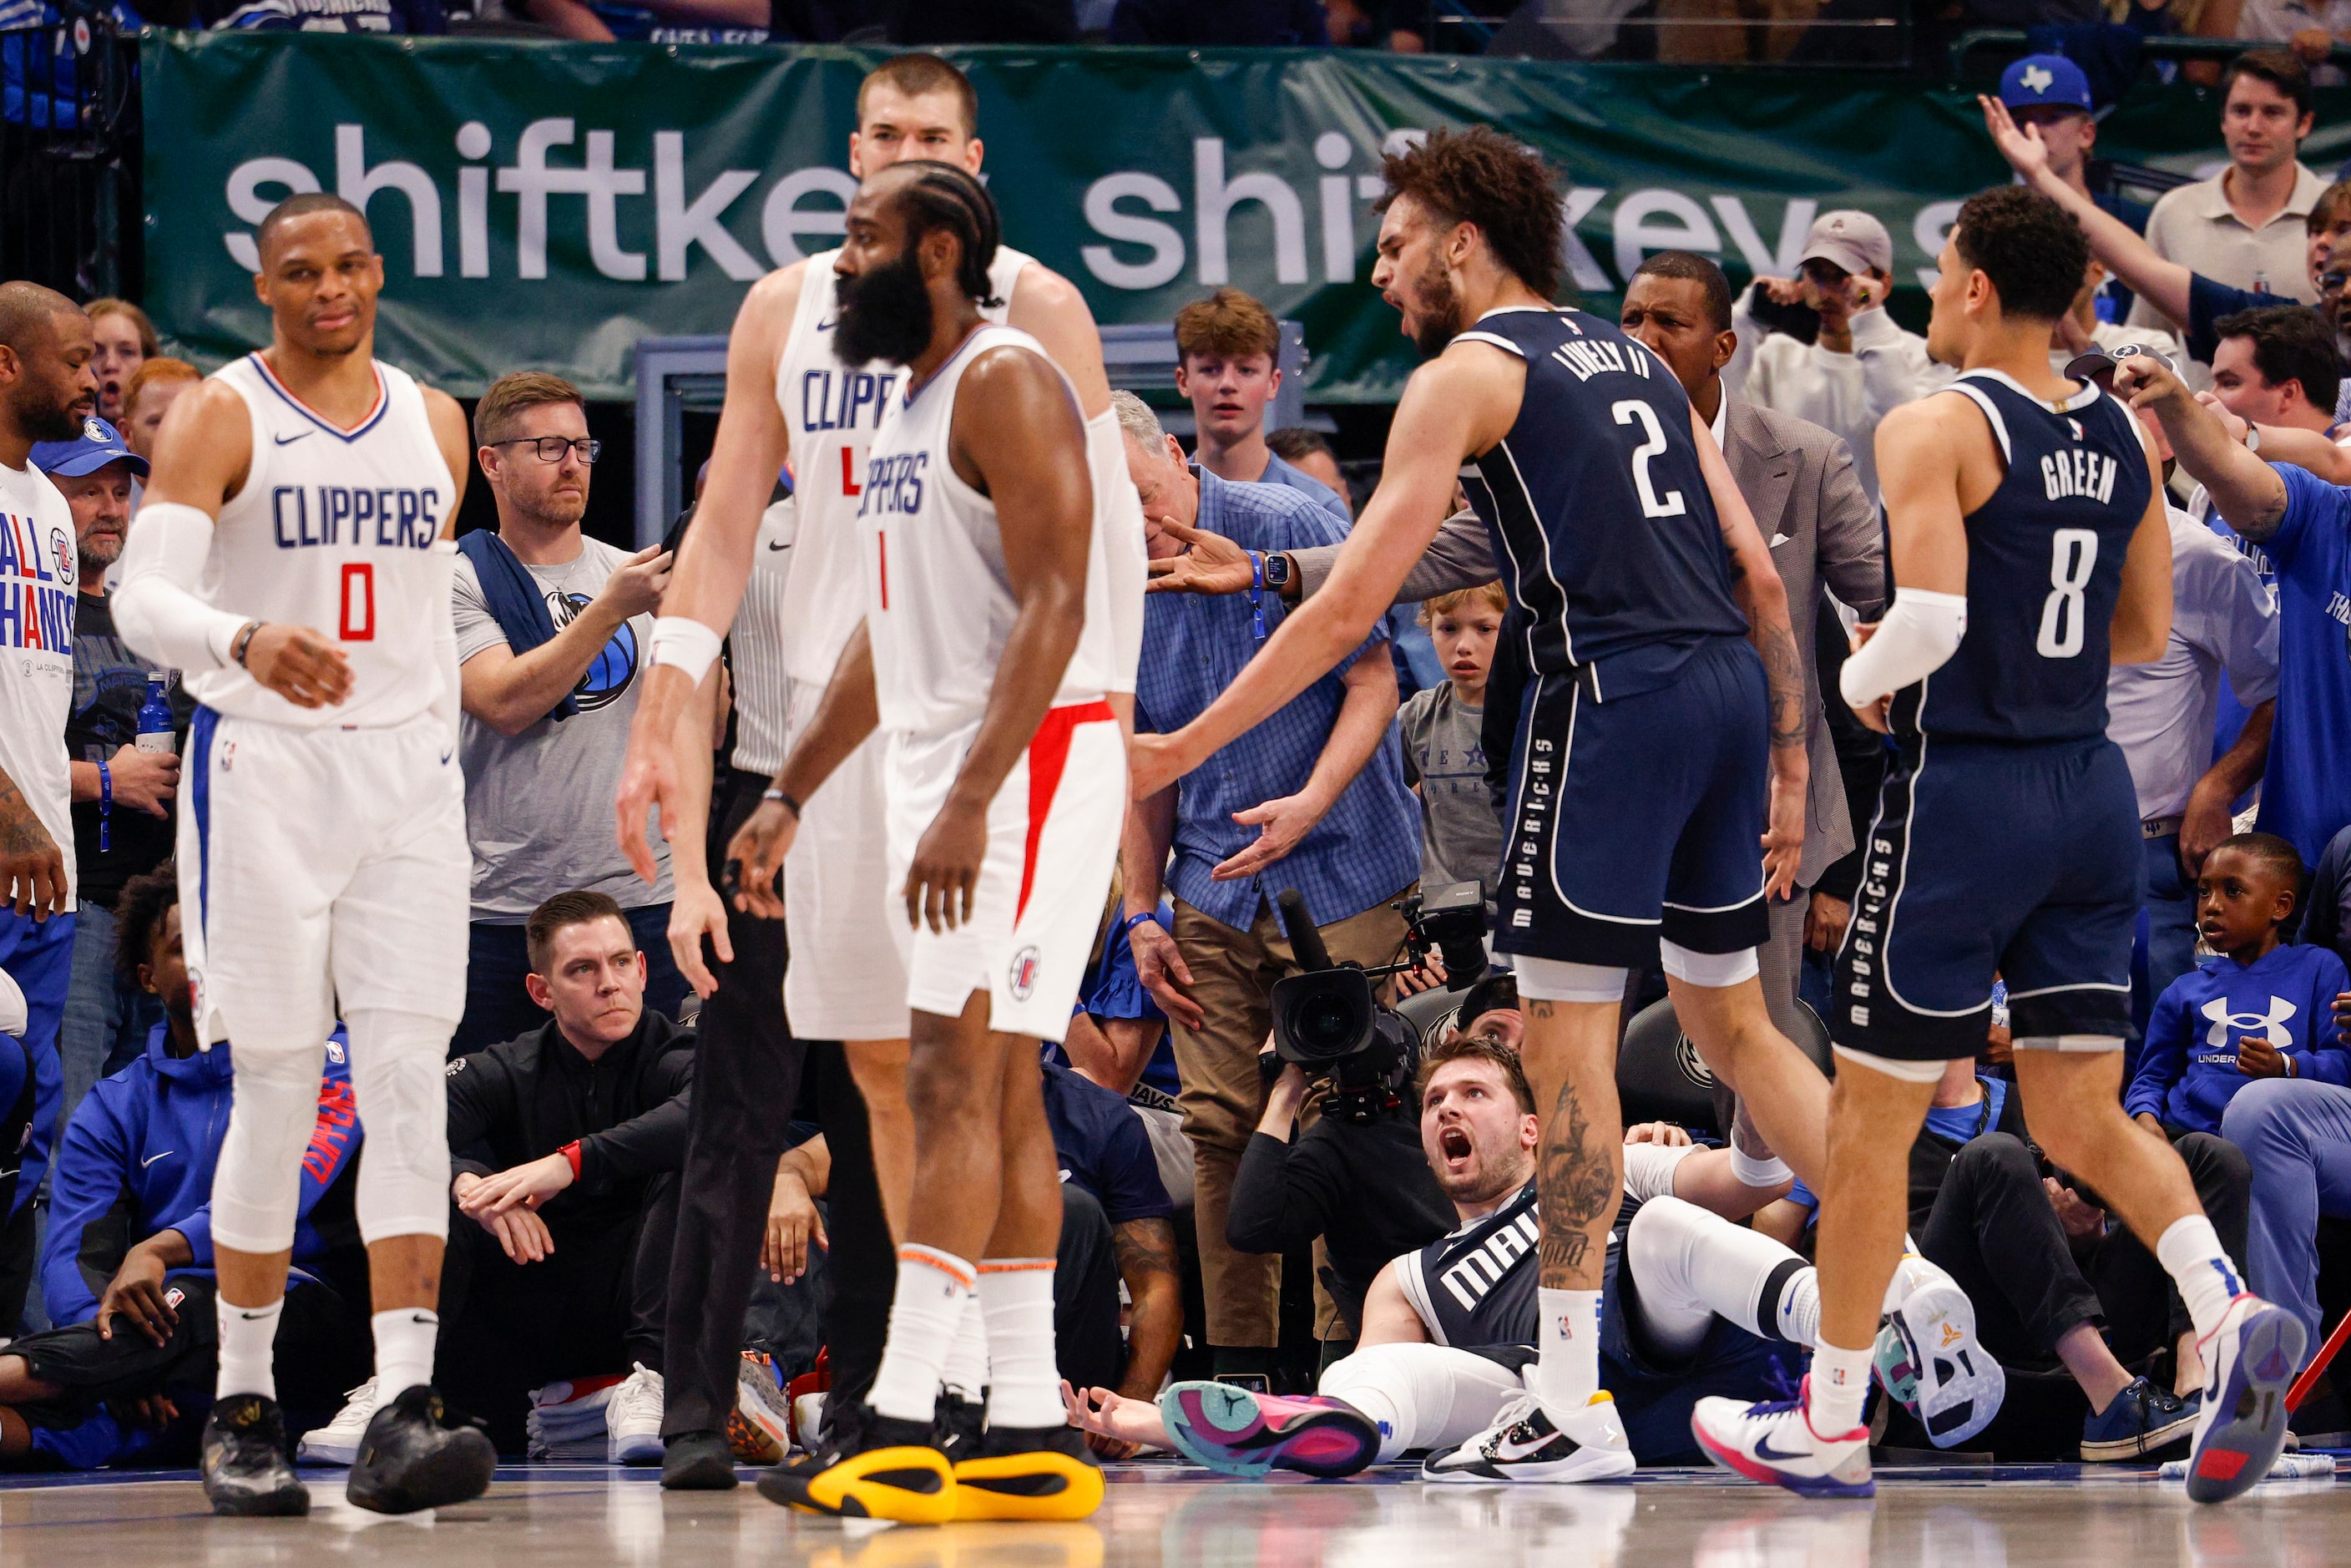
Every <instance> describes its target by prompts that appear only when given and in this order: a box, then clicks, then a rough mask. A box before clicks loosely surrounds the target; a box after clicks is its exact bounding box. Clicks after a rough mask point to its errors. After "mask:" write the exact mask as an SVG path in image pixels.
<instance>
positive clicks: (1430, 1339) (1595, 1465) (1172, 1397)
mask: <svg viewBox="0 0 2351 1568" xmlns="http://www.w3.org/2000/svg"><path fill="white" fill-rule="evenodd" d="M1420 1105H1421V1120H1420V1128H1421V1147H1422V1149H1423V1151H1424V1152H1425V1153H1426V1155H1427V1158H1428V1163H1429V1167H1430V1168H1431V1169H1432V1170H1433V1171H1435V1172H1436V1174H1437V1182H1438V1184H1439V1185H1440V1186H1443V1187H1444V1189H1445V1191H1446V1194H1447V1197H1450V1198H1451V1199H1452V1201H1453V1205H1454V1208H1455V1210H1456V1212H1457V1213H1458V1215H1459V1217H1460V1219H1461V1226H1460V1228H1458V1229H1457V1230H1456V1231H1454V1232H1453V1234H1452V1235H1450V1236H1448V1237H1447V1238H1446V1239H1444V1240H1442V1241H1439V1242H1437V1243H1436V1244H1435V1245H1433V1246H1431V1247H1428V1248H1426V1249H1423V1250H1421V1251H1418V1252H1412V1253H1406V1254H1405V1256H1403V1257H1401V1258H1398V1259H1397V1260H1395V1261H1394V1262H1392V1263H1390V1264H1389V1265H1388V1266H1387V1267H1386V1268H1385V1269H1384V1270H1381V1271H1380V1275H1379V1278H1378V1279H1377V1280H1376V1281H1374V1283H1373V1285H1372V1291H1371V1294H1370V1297H1369V1299H1368V1300H1367V1301H1365V1303H1364V1323H1363V1334H1362V1337H1361V1339H1360V1341H1359V1342H1358V1343H1359V1348H1358V1349H1357V1350H1356V1352H1355V1354H1353V1355H1351V1356H1348V1357H1347V1358H1346V1359H1345V1360H1343V1361H1340V1362H1337V1363H1334V1364H1332V1366H1331V1367H1330V1368H1329V1369H1327V1370H1326V1371H1325V1372H1324V1373H1323V1374H1322V1392H1321V1393H1320V1394H1319V1395H1316V1396H1310V1397H1303V1398H1293V1397H1285V1396H1271V1395H1258V1394H1251V1393H1249V1392H1248V1391H1247V1390H1245V1389H1240V1388H1237V1387H1233V1386H1231V1385H1226V1384H1219V1383H1180V1384H1175V1385H1172V1386H1170V1387H1169V1388H1168V1389H1166V1390H1165V1392H1163V1393H1162V1394H1161V1395H1160V1396H1159V1399H1158V1402H1157V1404H1156V1405H1155V1406H1154V1405H1148V1404H1144V1402H1142V1401H1140V1400H1133V1399H1123V1398H1121V1397H1119V1396H1117V1395H1115V1394H1113V1393H1111V1392H1110V1391H1109V1390H1107V1389H1100V1388H1094V1389H1088V1390H1086V1391H1085V1392H1084V1393H1083V1394H1082V1395H1081V1394H1079V1393H1077V1392H1076V1391H1075V1390H1071V1389H1067V1388H1065V1389H1064V1393H1063V1397H1064V1400H1065V1401H1066V1403H1067V1404H1068V1406H1069V1409H1070V1418H1071V1421H1072V1422H1074V1423H1076V1424H1077V1425H1078V1426H1081V1427H1084V1428H1085V1429H1087V1430H1088V1431H1091V1432H1097V1433H1101V1434H1102V1435H1103V1436H1105V1437H1114V1438H1117V1439H1120V1440H1122V1441H1124V1442H1131V1443H1145V1444H1150V1445H1154V1446H1156V1447H1159V1448H1177V1449H1180V1450H1181V1451H1182V1452H1183V1453H1184V1454H1185V1455H1186V1457H1188V1458H1192V1459H1194V1460H1195V1461H1196V1462H1198V1463H1200V1464H1203V1465H1207V1466H1208V1467H1209V1468H1211V1469H1217V1470H1221V1471H1224V1472H1226V1473H1228V1474H1233V1475H1262V1474H1263V1473H1264V1472H1265V1471H1267V1470H1269V1469H1293V1470H1301V1471H1303V1472H1305V1473H1307V1474H1309V1475H1320V1476H1337V1475H1348V1474H1352V1473H1353V1472H1354V1471H1356V1470H1360V1469H1364V1467H1365V1466H1367V1465H1370V1464H1373V1463H1374V1462H1376V1461H1383V1460H1389V1459H1394V1458H1397V1457H1398V1456H1400V1455H1403V1454H1406V1453H1410V1452H1413V1451H1415V1450H1419V1449H1425V1450H1427V1451H1428V1458H1427V1459H1426V1461H1425V1463H1424V1464H1423V1465H1422V1468H1421V1475H1422V1477H1423V1478H1424V1479H1428V1480H1433V1481H1460V1482H1472V1483H1482V1482H1487V1481H1491V1480H1494V1479H1499V1478H1498V1476H1497V1474H1496V1471H1495V1469H1494V1461H1495V1459H1496V1458H1497V1457H1498V1453H1497V1451H1498V1449H1499V1448H1500V1446H1501V1445H1503V1444H1505V1443H1506V1442H1508V1441H1509V1438H1510V1429H1511V1427H1513V1426H1514V1425H1516V1424H1517V1422H1518V1420H1519V1418H1520V1416H1522V1415H1523V1414H1524V1409H1525V1406H1526V1405H1527V1402H1528V1400H1529V1399H1530V1398H1531V1396H1530V1395H1529V1394H1528V1393H1527V1391H1526V1388H1525V1385H1524V1383H1523V1381H1522V1373H1523V1371H1524V1369H1525V1368H1526V1367H1527V1366H1529V1365H1531V1364H1532V1363H1533V1361H1534V1354H1535V1353H1534V1351H1533V1349H1532V1348H1531V1347H1532V1345H1533V1343H1534V1341H1535V1331H1536V1326H1537V1325H1536V1322H1535V1312H1536V1305H1535V1303H1536V1297H1535V1239H1536V1236H1537V1233H1538V1228H1537V1219H1536V1214H1535V1155H1534V1150H1535V1146H1536V1142H1537V1137H1538V1133H1537V1124H1536V1119H1535V1114H1534V1097H1533V1093H1532V1092H1531V1090H1530V1089H1529V1087H1528V1085H1527V1080H1526V1075H1525V1072H1524V1071H1523V1070H1522V1069H1521V1068H1520V1065H1519V1060H1518V1058H1517V1057H1516V1056H1515V1055H1513V1054H1512V1053H1510V1051H1506V1050H1504V1049H1502V1048H1500V1047H1499V1046H1497V1045H1495V1044H1494V1043H1493V1042H1491V1041H1490V1040H1483V1039H1480V1038H1479V1037H1476V1036H1470V1037H1466V1038H1464V1037H1457V1038H1456V1039H1454V1040H1449V1041H1447V1043H1446V1044H1445V1045H1444V1046H1442V1047H1440V1048H1439V1049H1438V1050H1437V1051H1436V1052H1434V1053H1433V1054H1432V1055H1431V1057H1430V1058H1429V1061H1428V1064H1427V1065H1426V1068H1424V1069H1423V1071H1422V1075H1421V1090H1420ZM1674 1137H1679V1138H1683V1139H1685V1140H1686V1138H1687V1134H1678V1133H1677V1131H1675V1130H1672V1129H1667V1128H1663V1127H1659V1126H1647V1127H1635V1128H1631V1129H1628V1131H1627V1133H1626V1140H1627V1146H1626V1148H1625V1210H1626V1211H1628V1212H1629V1213H1630V1219H1629V1222H1627V1221H1626V1219H1625V1218H1624V1216H1623V1215H1621V1214H1620V1217H1619V1221H1618V1224H1617V1225H1616V1227H1615V1228H1614V1229H1613V1230H1612V1231H1611V1232H1610V1233H1609V1239H1608V1257H1607V1261H1606V1268H1605V1279H1606V1290H1605V1293H1604V1303H1603V1312H1602V1318H1601V1331H1600V1332H1601V1365H1602V1383H1603V1386H1604V1388H1605V1389H1606V1390H1607V1396H1613V1398H1614V1406H1615V1409H1616V1412H1617V1416H1618V1418H1619V1419H1620V1420H1621V1423H1622V1425H1623V1427H1624V1431H1625V1439H1626V1440H1627V1442H1628V1443H1629V1447H1630V1448H1631V1455H1630V1457H1629V1458H1628V1457H1627V1456H1626V1455H1625V1452H1624V1450H1623V1448H1617V1447H1615V1446H1614V1445H1612V1446H1611V1447H1610V1448H1606V1449H1604V1448H1599V1447H1597V1446H1593V1447H1590V1448H1572V1449H1571V1450H1570V1451H1569V1452H1568V1453H1567V1454H1566V1455H1564V1456H1562V1458H1558V1459H1556V1460H1554V1461H1552V1463H1551V1465H1550V1466H1549V1468H1548V1469H1547V1470H1546V1472H1545V1473H1544V1474H1543V1475H1542V1476H1541V1478H1540V1479H1544V1480H1551V1481H1586V1480H1603V1479H1608V1478H1609V1477H1612V1476H1620V1475H1623V1474H1625V1473H1626V1472H1627V1471H1629V1470H1630V1469H1632V1468H1633V1467H1634V1464H1635V1461H1638V1462H1641V1463H1646V1464H1676V1463H1687V1462H1691V1461H1694V1460H1696V1459H1697V1458H1698V1447H1697V1445H1696V1443H1695V1442H1694V1441H1693V1440H1692V1438H1691V1437H1690V1430H1689V1417H1690V1411H1691V1408H1692V1406H1694V1405H1695V1404H1696V1403H1697V1401H1698V1399H1699V1398H1701V1397H1703V1396H1706V1395H1707V1394H1708V1393H1709V1392H1712V1391H1715V1390H1728V1389H1731V1388H1742V1389H1747V1390H1750V1391H1752V1392H1753V1393H1754V1395H1755V1396H1756V1397H1758V1398H1768V1397H1770V1396H1771V1394H1772V1392H1773V1391H1774V1390H1775V1389H1784V1388H1788V1387H1792V1386H1793V1385H1794V1377H1793V1375H1792V1371H1793V1365H1794V1360H1795V1356H1796V1354H1797V1353H1798V1350H1799V1348H1800V1347H1803V1346H1808V1345H1810V1344H1811V1343H1812V1342H1813V1336H1814V1334H1815V1332H1816V1330H1817V1326H1818V1322H1819V1292H1818V1290H1817V1287H1816V1284H1815V1277H1814V1274H1813V1269H1812V1267H1811V1266H1810V1265H1808V1264H1807V1263H1805V1262H1804V1260H1802V1258H1800V1257H1798V1256H1797V1255H1796V1254H1795V1253H1794V1252H1792V1251H1790V1250H1789V1249H1787V1248H1785V1247H1782V1246H1781V1245H1780V1244H1779V1243H1778V1242H1776V1241H1772V1240H1771V1239H1768V1238H1765V1237H1762V1236H1759V1235H1757V1234H1755V1233H1754V1232H1753V1231H1751V1230H1747V1229H1744V1228H1740V1227H1739V1226H1736V1225H1733V1224H1731V1223H1730V1219H1731V1218H1736V1217H1740V1216H1744V1215H1747V1214H1750V1213H1751V1212H1753V1211H1754V1210H1755V1209H1756V1208H1758V1207H1761V1206H1762V1205H1763V1204H1765V1203H1767V1202H1769V1201H1771V1198H1772V1197H1776V1196H1777V1195H1778V1194H1780V1193H1781V1192H1783V1191H1784V1190H1785V1186H1784V1184H1782V1186H1770V1187H1751V1186H1745V1185H1743V1184H1742V1183H1740V1181H1739V1180H1738V1179H1737V1178H1736V1177H1735V1176H1733V1175H1732V1173H1731V1168H1730V1155H1729V1151H1727V1150H1719V1149H1700V1148H1696V1147H1692V1146H1690V1145H1688V1144H1687V1142H1686V1141H1684V1142H1682V1143H1680V1144H1678V1145H1675V1144H1671V1143H1668V1142H1667V1141H1666V1140H1667V1139H1668V1138H1674ZM1889 1295H1892V1296H1896V1298H1897V1299H1895V1300H1894V1301H1893V1302H1892V1305H1891V1307H1890V1308H1889V1311H1890V1312H1891V1314H1892V1316H1893V1319H1894V1322H1895V1324H1896V1328H1897V1331H1898V1333H1900V1334H1901V1335H1902V1336H1905V1338H1906V1339H1907V1341H1908V1342H1910V1343H1916V1342H1917V1341H1918V1340H1920V1339H1922V1338H1928V1336H1931V1341H1930V1343H1940V1342H1941V1337H1942V1334H1943V1332H1944V1329H1945V1326H1946V1325H1947V1324H1948V1325H1949V1326H1950V1327H1952V1328H1953V1329H1955V1330H1957V1331H1958V1332H1959V1333H1960V1334H1961V1335H1962V1337H1963V1338H1965V1339H1970V1340H1971V1338H1972V1334H1973V1322H1974V1319H1973V1314H1972V1313H1971V1312H1970V1311H1969V1310H1968V1305H1967V1300H1966V1298H1965V1297H1964V1296H1963V1295H1961V1294H1960V1293H1959V1290H1958V1288H1957V1287H1956V1286H1954V1285H1953V1284H1952V1283H1951V1282H1950V1279H1949V1276H1948V1275H1946V1274H1944V1273H1943V1272H1942V1270H1938V1269H1937V1268H1935V1266H1934V1265H1932V1264H1930V1263H1928V1262H1927V1261H1926V1260H1923V1259H1919V1258H1916V1257H1912V1258H1906V1259H1905V1260H1903V1267H1902V1270H1901V1275H1900V1277H1899V1278H1897V1280H1896V1291H1894V1292H1889ZM1911 1359H1912V1360H1913V1361H1915V1360H1916V1358H1915V1357H1913V1358H1911ZM1972 1359H1973V1360H1974V1361H1975V1362H1976V1363H1977V1364H1982V1365H1990V1364H1991V1361H1990V1358H1988V1357H1980V1356H1979V1357H1975V1358H1972ZM1943 1364H1944V1365H1945V1366H1946V1367H1949V1366H1951V1363H1949V1361H1945V1362H1944V1363H1943ZM2002 1391H2003V1386H2002V1385H2001V1384H2000V1383H1999V1382H1998V1381H1997V1379H1995V1380H1994V1381H1993V1382H1992V1383H1991V1385H1989V1387H1986V1386H1983V1385H1972V1386H1970V1385H1955V1384H1952V1383H1948V1382H1945V1383H1938V1382H1936V1381H1935V1380H1934V1378H1933V1375H1932V1374H1931V1373H1930V1375H1929V1377H1928V1378H1927V1379H1922V1380H1921V1382H1920V1385H1919V1388H1918V1397H1920V1398H1922V1399H1923V1400H1925V1401H1926V1402H1927V1403H1928V1405H1929V1406H1930V1407H1931V1408H1933V1409H1934V1410H1936V1411H1938V1412H1939V1411H1941V1410H1942V1409H1943V1408H1945V1406H1947V1405H1948V1404H1949V1402H1950V1401H1951V1400H1953V1399H1954V1398H1959V1399H1964V1400H1966V1401H1968V1402H1970V1406H1971V1408H1970V1410H1969V1412H1968V1415H1967V1417H1966V1420H1965V1421H1964V1422H1963V1423H1961V1424H1960V1425H1959V1426H1956V1427H1951V1428H1950V1431H1951V1434H1952V1436H1951V1437H1950V1440H1951V1441H1953V1442H1957V1441H1959V1439H1960V1438H1961V1437H1966V1436H1970V1435H1972V1434H1973V1433H1974V1432H1976V1431H1978V1430H1980V1429H1981V1427H1982V1426H1983V1424H1984V1423H1985V1422H1988V1421H1990V1420H1991V1417H1992V1415H1993V1414H1994V1413H1995V1412H1996V1411H1997V1410H1998V1408H1999V1404H2000V1396H2001V1392H2002ZM1604 1397H1605V1396H1604Z"/></svg>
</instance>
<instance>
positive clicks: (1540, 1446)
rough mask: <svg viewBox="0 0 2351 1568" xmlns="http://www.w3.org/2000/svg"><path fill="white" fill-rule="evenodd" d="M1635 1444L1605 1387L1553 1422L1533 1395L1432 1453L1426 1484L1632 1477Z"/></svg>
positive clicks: (1426, 1463) (1422, 1476) (1425, 1469)
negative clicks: (1469, 1435) (1454, 1444)
mask: <svg viewBox="0 0 2351 1568" xmlns="http://www.w3.org/2000/svg"><path fill="white" fill-rule="evenodd" d="M1633 1468H1634V1460H1633V1445H1632V1444H1631V1443H1630V1442H1629V1441H1627V1440H1626V1439H1625V1423H1624V1422H1622V1421H1620V1420H1619V1419H1617V1416H1616V1399H1615V1396H1614V1395H1612V1394H1610V1393H1608V1392H1607V1391H1606V1390H1605V1389H1603V1390H1602V1391H1601V1392H1599V1393H1597V1394H1595V1395H1593V1396H1592V1399H1591V1402H1590V1403H1589V1404H1587V1405H1585V1406H1583V1408H1582V1409H1581V1410H1577V1411H1573V1412H1572V1413H1570V1414H1569V1415H1568V1416H1565V1417H1564V1418H1563V1419H1562V1420H1560V1421H1558V1422H1556V1423H1554V1422H1553V1421H1552V1418H1551V1416H1549V1415H1548V1414H1546V1413H1545V1411H1544V1410H1543V1407H1542V1406H1541V1404H1540V1403H1539V1402H1538V1401H1537V1400H1536V1398H1535V1396H1533V1395H1532V1394H1521V1395H1520V1396H1518V1397H1517V1398H1516V1399H1513V1400H1511V1401H1510V1403H1509V1404H1507V1405H1505V1406H1502V1408H1501V1411H1500V1413H1499V1414H1498V1415H1497V1416H1495V1417H1494V1421H1493V1424H1492V1425H1491V1426H1489V1427H1487V1428H1486V1429H1485V1430H1484V1431H1482V1432H1480V1433H1479V1434H1478V1435H1477V1436H1476V1437H1472V1438H1470V1439H1469V1440H1468V1442H1466V1443H1464V1444H1462V1445H1461V1446H1460V1447H1459V1448H1447V1449H1444V1450H1443V1451H1441V1452H1438V1453H1435V1454H1431V1455H1430V1456H1429V1457H1428V1458H1426V1460H1424V1461H1423V1462H1422V1464H1421V1467H1420V1479H1423V1480H1425V1481H1450V1482H1453V1483H1455V1484H1457V1485H1469V1486H1490V1485H1492V1484H1493V1483H1494V1482H1496V1481H1548V1482H1551V1483H1553V1484H1558V1483H1562V1482H1572V1481H1604V1480H1613V1479H1615V1478H1617V1477H1618V1476H1629V1475H1631V1474H1632V1473H1633Z"/></svg>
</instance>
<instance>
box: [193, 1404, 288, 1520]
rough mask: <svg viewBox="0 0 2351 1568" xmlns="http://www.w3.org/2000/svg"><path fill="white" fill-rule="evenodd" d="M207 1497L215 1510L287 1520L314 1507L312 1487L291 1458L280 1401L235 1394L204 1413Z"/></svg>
mask: <svg viewBox="0 0 2351 1568" xmlns="http://www.w3.org/2000/svg"><path fill="white" fill-rule="evenodd" d="M204 1497H205V1498H206V1500H209V1501H210V1502H211V1503H212V1505H213V1511H214V1513H225V1514H230V1515H235V1516H241V1517H247V1518H251V1517H264V1518H267V1517H277V1518H285V1517H290V1516H295V1515H300V1514H305V1513H308V1512H309V1511H310V1489H309V1488H308V1487H306V1486H304V1485H303V1484H302V1478H301V1477H299V1476H298V1475H296V1474H295V1473H294V1466H293V1464H292V1463H291V1462H290V1461H289V1460H288V1459H287V1458H286V1417H285V1416H283V1415H282V1414H280V1413H279V1411H278V1408H277V1400H275V1399H271V1398H268V1397H266V1396H264V1395H259V1394H232V1395H230V1396H228V1397H227V1398H225V1399H223V1400H221V1401H219V1402H218V1403H217V1404H215V1405H214V1406H213V1413H212V1414H211V1415H210V1416H206V1417H204Z"/></svg>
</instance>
